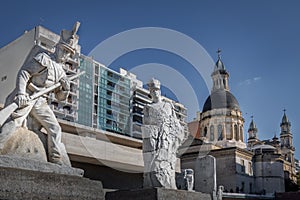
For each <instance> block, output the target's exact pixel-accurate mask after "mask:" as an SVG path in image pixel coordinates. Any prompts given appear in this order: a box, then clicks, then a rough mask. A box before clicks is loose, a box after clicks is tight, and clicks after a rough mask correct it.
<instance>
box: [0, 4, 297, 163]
mask: <svg viewBox="0 0 300 200" xmlns="http://www.w3.org/2000/svg"><path fill="white" fill-rule="evenodd" d="M1 3H2V4H1V8H0V9H1V12H0V22H1V27H2V28H1V29H0V36H1V39H0V47H2V46H4V45H6V44H8V43H9V42H11V41H13V40H14V39H16V38H17V37H18V36H20V35H21V34H22V33H23V32H24V31H25V30H30V29H32V28H33V27H35V26H36V25H42V26H44V27H46V28H48V29H50V30H52V31H54V32H56V33H59V32H60V30H61V29H65V28H67V29H70V28H71V27H72V25H73V24H74V22H75V21H77V20H78V21H80V22H81V26H80V29H79V32H78V34H79V35H80V41H79V43H80V45H81V46H82V53H83V54H86V55H87V54H89V53H90V52H91V51H92V50H93V49H94V48H95V47H96V46H97V45H98V44H99V43H101V42H102V41H104V40H106V39H107V38H109V37H111V36H113V35H115V34H118V33H120V32H123V31H126V30H130V29H134V28H141V27H161V28H167V29H171V30H175V31H178V32H180V33H183V34H185V35H187V36H188V37H190V38H192V39H193V40H195V41H197V42H198V43H199V44H201V45H202V46H203V47H204V49H205V50H206V51H207V52H208V54H209V55H210V56H211V57H212V58H213V60H214V61H215V60H216V58H217V55H216V50H217V49H218V48H221V49H222V60H223V62H224V64H225V66H226V68H227V70H228V72H229V73H230V79H229V84H230V88H231V92H232V93H233V94H234V95H235V97H236V98H237V99H238V101H239V104H240V107H241V110H242V112H243V116H244V118H245V132H246V130H247V129H248V126H249V123H250V116H251V115H254V120H255V122H256V124H257V127H258V129H259V137H260V138H261V139H268V138H271V137H273V135H274V134H275V133H276V134H277V136H278V135H279V131H280V127H279V124H280V121H281V118H282V115H283V111H282V110H283V109H284V108H285V109H286V110H287V116H288V118H289V120H290V121H291V123H292V132H293V136H294V145H295V147H296V157H297V158H300V136H299V135H300V125H299V124H300V117H299V113H300V106H299V102H300V95H299V89H298V87H299V83H298V81H299V80H298V79H299V78H298V76H299V72H300V70H299V67H300V66H298V65H299V61H298V60H299V55H300V48H299V44H300V37H299V36H300V25H299V19H300V12H299V7H300V2H299V1H297V0H289V1H283V0H282V1H278V0H272V1H271V0H269V1H268V0H265V1H261V0H251V1H250V0H245V1H238V0H236V1H233V0H227V1H221V0H220V1H216V0H207V1H201V0H190V1H176V0H165V1H156V0H153V1H138V0H131V1H130V0H129V1H121V0H120V1H116V0H112V1H102V0H100V1H89V0H86V1H83V0H81V1H79V0H74V1H67V0H65V1H56V0H54V1H30V0H29V1H17V0H10V1H2V2H1ZM103 59H104V58H103ZM99 62H101V59H100V60H99ZM144 63H161V64H164V65H168V66H171V67H173V68H174V69H176V70H178V71H180V73H181V74H183V75H184V76H185V78H187V79H188V80H189V81H190V82H191V84H192V87H193V90H194V91H196V93H197V94H196V95H197V98H198V100H199V107H200V109H201V108H202V105H203V103H204V101H205V100H206V98H207V96H208V94H209V90H208V89H207V88H206V85H205V83H204V81H203V79H202V78H201V76H200V75H199V74H197V72H196V71H195V70H194V69H193V67H192V66H191V64H190V63H188V62H186V61H185V60H184V59H182V58H180V57H178V56H176V55H174V54H172V53H170V52H165V51H162V50H157V49H144V50H137V51H133V52H130V53H128V54H125V55H123V56H121V57H120V58H118V59H117V60H115V61H114V62H113V63H112V65H111V67H112V68H114V69H118V68H119V67H123V68H125V69H128V70H130V69H131V68H133V67H135V66H137V65H142V64H144ZM165 93H166V95H167V96H168V95H170V96H172V95H171V94H169V93H168V91H166V92H165ZM175 95H176V94H175ZM195 113H196V110H195V111H191V110H189V115H190V118H192V117H194V116H195Z"/></svg>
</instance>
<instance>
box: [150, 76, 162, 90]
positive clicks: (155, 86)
mask: <svg viewBox="0 0 300 200" xmlns="http://www.w3.org/2000/svg"><path fill="white" fill-rule="evenodd" d="M147 86H148V88H149V90H150V89H154V90H160V82H159V80H157V79H155V78H152V79H151V80H150V81H149V82H148V83H147Z"/></svg>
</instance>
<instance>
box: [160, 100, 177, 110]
mask: <svg viewBox="0 0 300 200" xmlns="http://www.w3.org/2000/svg"><path fill="white" fill-rule="evenodd" d="M162 102H163V103H164V104H165V105H167V106H170V107H171V108H172V109H174V105H173V103H172V101H171V100H169V99H162Z"/></svg>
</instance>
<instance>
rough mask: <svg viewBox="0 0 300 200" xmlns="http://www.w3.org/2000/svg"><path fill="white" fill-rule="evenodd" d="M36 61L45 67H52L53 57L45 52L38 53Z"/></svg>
mask: <svg viewBox="0 0 300 200" xmlns="http://www.w3.org/2000/svg"><path fill="white" fill-rule="evenodd" d="M34 60H35V61H36V62H38V63H39V64H40V65H42V66H44V67H48V66H50V65H51V62H52V59H51V57H50V56H49V55H48V54H47V53H45V52H41V53H38V54H37V55H36V56H35V57H34Z"/></svg>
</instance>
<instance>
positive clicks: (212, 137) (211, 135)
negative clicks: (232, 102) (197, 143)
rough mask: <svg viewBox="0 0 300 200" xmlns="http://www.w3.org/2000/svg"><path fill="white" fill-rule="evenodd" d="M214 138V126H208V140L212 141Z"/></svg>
mask: <svg viewBox="0 0 300 200" xmlns="http://www.w3.org/2000/svg"><path fill="white" fill-rule="evenodd" d="M214 139H215V130H214V126H213V125H211V126H210V141H214Z"/></svg>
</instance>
